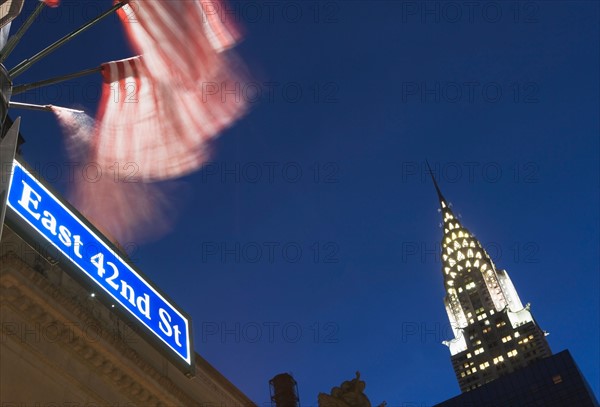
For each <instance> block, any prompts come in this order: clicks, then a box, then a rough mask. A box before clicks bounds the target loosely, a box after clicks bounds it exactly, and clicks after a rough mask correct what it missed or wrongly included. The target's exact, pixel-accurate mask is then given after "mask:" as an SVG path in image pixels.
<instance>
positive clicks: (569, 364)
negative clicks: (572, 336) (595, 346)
mask: <svg viewBox="0 0 600 407" xmlns="http://www.w3.org/2000/svg"><path fill="white" fill-rule="evenodd" d="M517 406H519V407H521V406H528V407H529V406H531V407H533V406H544V407H571V406H577V407H598V401H597V400H596V398H595V396H594V394H593V393H592V391H591V389H590V387H589V385H588V383H587V381H586V380H585V378H584V377H583V375H582V374H581V372H580V371H579V368H578V367H577V365H576V364H575V361H574V360H573V357H572V356H571V354H570V353H569V351H568V350H564V351H562V352H559V353H557V354H555V355H552V356H550V357H547V358H544V359H540V360H536V361H535V362H533V363H531V364H529V365H528V366H527V367H524V368H522V369H519V370H517V371H515V372H514V373H511V374H508V375H505V376H502V377H500V378H498V379H496V380H494V381H493V382H490V383H487V384H485V385H483V386H481V387H478V388H477V389H474V390H471V391H469V392H467V393H463V394H461V395H460V396H457V397H454V398H452V399H450V400H446V401H444V402H443V403H440V404H436V406H435V407H517Z"/></svg>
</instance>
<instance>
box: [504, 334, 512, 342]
mask: <svg viewBox="0 0 600 407" xmlns="http://www.w3.org/2000/svg"><path fill="white" fill-rule="evenodd" d="M508 341H512V336H510V335H508V336H505V337H504V338H502V343H506V342H508Z"/></svg>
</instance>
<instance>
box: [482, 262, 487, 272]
mask: <svg viewBox="0 0 600 407" xmlns="http://www.w3.org/2000/svg"><path fill="white" fill-rule="evenodd" d="M486 269H487V264H485V263H483V264H482V265H481V271H485V270H486Z"/></svg>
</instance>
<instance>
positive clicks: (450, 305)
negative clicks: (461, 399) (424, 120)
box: [432, 174, 552, 392]
mask: <svg viewBox="0 0 600 407" xmlns="http://www.w3.org/2000/svg"><path fill="white" fill-rule="evenodd" d="M432 178H433V183H434V186H435V189H436V191H437V194H438V198H439V201H440V209H439V211H440V212H441V214H442V220H443V229H444V235H443V237H442V274H443V276H444V288H445V290H446V296H445V297H444V304H445V306H446V312H447V313H448V318H449V320H450V325H451V326H452V330H453V333H454V338H453V339H451V340H448V341H445V342H444V344H445V345H447V346H448V348H449V349H450V355H451V360H452V366H453V367H454V372H455V373H456V378H457V380H458V383H459V386H460V389H461V391H462V392H467V391H469V390H471V389H474V388H476V387H479V386H481V385H483V384H485V383H487V382H490V381H492V380H495V379H497V378H498V377H500V376H503V375H505V374H508V373H511V372H514V371H515V370H517V369H519V368H522V367H525V366H528V365H529V364H530V363H531V362H533V361H535V360H538V359H541V358H545V357H548V356H551V355H552V352H551V351H550V347H549V346H548V342H547V341H546V338H545V335H546V334H545V332H544V331H543V330H542V329H541V328H540V327H539V326H538V324H537V323H536V321H535V319H534V318H533V315H532V313H531V310H530V305H529V304H526V305H525V306H523V304H522V302H521V299H520V298H519V295H518V293H517V291H516V289H515V287H514V285H513V283H512V281H511V280H510V277H509V276H508V273H507V272H506V270H499V269H497V268H496V266H495V265H494V262H493V261H492V259H491V258H490V256H489V255H488V254H487V252H486V251H485V249H484V247H483V246H482V245H481V243H480V242H479V241H478V240H477V239H476V238H475V236H474V235H473V234H472V233H471V232H469V230H467V229H466V228H465V227H464V226H463V225H462V224H461V222H460V221H459V220H458V219H457V217H456V216H455V215H454V213H453V212H452V209H451V208H450V205H449V203H448V201H447V200H446V199H445V198H444V196H443V195H442V193H441V191H440V188H439V186H438V185H437V182H436V180H435V178H434V177H433V174H432Z"/></svg>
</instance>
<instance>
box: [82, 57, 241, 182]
mask: <svg viewBox="0 0 600 407" xmlns="http://www.w3.org/2000/svg"><path fill="white" fill-rule="evenodd" d="M152 69H153V67H149V66H147V65H146V63H145V57H134V58H129V59H125V60H120V61H114V62H109V63H106V64H104V65H103V67H102V75H103V79H104V82H103V86H102V98H101V100H100V106H99V111H98V115H97V125H96V130H95V133H96V134H95V137H94V147H93V150H94V153H95V157H94V160H95V161H96V162H99V163H100V164H101V165H110V164H111V163H115V162H118V163H122V164H124V163H133V164H134V165H136V166H137V167H138V168H139V175H140V177H141V178H142V179H145V180H160V179H168V178H175V177H178V176H181V175H183V174H186V173H189V172H191V171H193V170H195V169H197V168H199V167H200V166H201V165H202V164H203V163H204V162H205V160H206V158H207V156H208V149H209V145H208V142H209V141H210V140H211V139H212V138H214V137H215V136H216V135H218V133H219V132H220V131H222V130H223V129H224V128H225V127H227V126H229V125H230V124H231V123H233V122H234V121H235V120H236V119H237V118H238V117H239V116H240V115H242V114H243V113H244V106H245V104H244V100H243V98H241V97H240V95H239V92H238V94H237V95H235V94H234V95H231V94H229V95H223V92H221V86H223V87H227V88H228V89H235V87H236V86H239V83H236V80H235V79H234V77H235V75H233V74H232V73H231V72H230V71H229V70H228V69H225V68H224V69H222V70H220V71H218V72H216V73H215V76H214V77H212V78H211V79H212V80H211V82H210V83H209V85H210V86H198V84H196V83H191V84H189V86H188V85H186V84H180V85H178V86H174V85H173V84H172V83H170V82H169V81H168V80H166V81H162V80H157V79H156V78H154V77H153V76H152V75H150V73H149V72H150V71H151V70H152ZM223 96H226V97H225V98H224V97H223Z"/></svg>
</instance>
